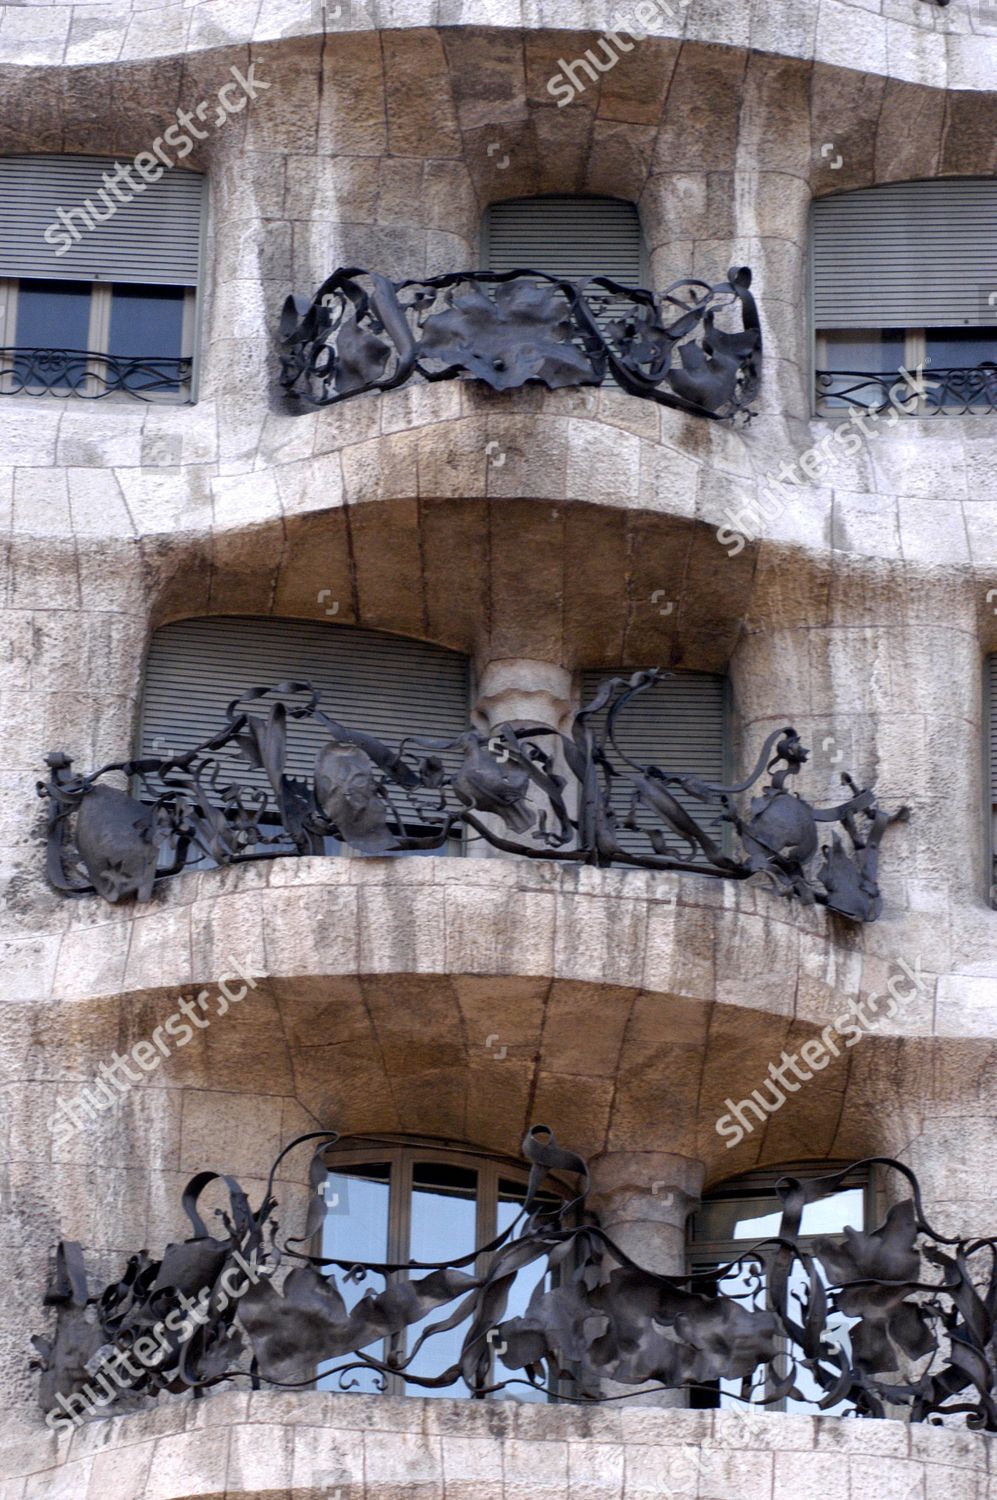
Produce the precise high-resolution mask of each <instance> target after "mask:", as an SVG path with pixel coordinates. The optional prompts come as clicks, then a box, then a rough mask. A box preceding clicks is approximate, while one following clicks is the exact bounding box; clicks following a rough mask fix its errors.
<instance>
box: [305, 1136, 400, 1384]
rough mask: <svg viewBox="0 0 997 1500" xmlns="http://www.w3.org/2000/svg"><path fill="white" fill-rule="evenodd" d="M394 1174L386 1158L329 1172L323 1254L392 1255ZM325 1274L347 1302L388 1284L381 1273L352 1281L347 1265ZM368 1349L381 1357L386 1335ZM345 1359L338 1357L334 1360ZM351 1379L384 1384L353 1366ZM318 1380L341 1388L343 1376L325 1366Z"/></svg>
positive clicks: (364, 1259) (357, 1260) (366, 1259)
mask: <svg viewBox="0 0 997 1500" xmlns="http://www.w3.org/2000/svg"><path fill="white" fill-rule="evenodd" d="M390 1180H391V1169H390V1167H389V1166H388V1164H387V1163H386V1162H378V1163H376V1164H374V1165H371V1166H368V1165H366V1164H364V1165H363V1166H355V1167H353V1166H343V1167H340V1168H338V1170H336V1171H335V1172H330V1173H329V1175H328V1177H327V1179H326V1189H325V1199H326V1204H327V1212H326V1216H325V1222H324V1223H323V1225H322V1251H321V1253H322V1255H334V1256H335V1257H336V1258H337V1259H338V1260H348V1261H351V1262H352V1263H354V1264H357V1265H367V1264H369V1263H370V1262H371V1261H373V1262H379V1261H386V1260H387V1258H388V1200H389V1190H390ZM326 1275H329V1276H334V1277H335V1279H336V1285H337V1286H338V1287H339V1290H340V1293H341V1294H342V1296H343V1299H344V1301H345V1302H346V1305H347V1307H353V1306H354V1305H355V1303H357V1302H359V1301H360V1299H361V1297H363V1296H365V1295H366V1293H367V1292H368V1291H374V1292H375V1293H377V1292H381V1291H383V1290H384V1284H385V1283H384V1278H383V1277H382V1276H378V1275H376V1274H371V1275H369V1276H367V1277H366V1278H365V1279H364V1280H363V1281H362V1282H347V1281H344V1273H343V1272H342V1271H340V1270H338V1268H337V1267H335V1266H329V1267H327V1268H326ZM367 1353H369V1354H371V1355H373V1356H374V1357H375V1358H377V1359H380V1358H382V1357H383V1354H384V1349H383V1343H382V1341H381V1340H380V1339H379V1340H378V1341H377V1342H376V1343H375V1344H372V1345H370V1347H369V1348H368V1350H367ZM341 1362H342V1361H340V1360H336V1361H335V1362H334V1363H336V1364H340V1363H341ZM326 1368H328V1367H326ZM348 1379H350V1380H351V1381H352V1380H355V1381H356V1382H357V1384H356V1385H355V1386H353V1387H352V1389H354V1390H357V1391H363V1392H375V1393H376V1392H377V1390H378V1389H379V1387H378V1383H377V1377H376V1375H375V1372H373V1371H371V1372H370V1373H369V1374H368V1373H367V1372H366V1371H364V1370H353V1371H351V1372H350V1375H349V1377H348ZM318 1386H319V1388H320V1389H321V1390H338V1389H340V1387H339V1383H338V1378H337V1377H335V1376H329V1375H323V1374H322V1373H321V1370H320V1373H319V1379H318Z"/></svg>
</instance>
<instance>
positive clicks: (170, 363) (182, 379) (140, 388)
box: [0, 348, 193, 401]
mask: <svg viewBox="0 0 997 1500" xmlns="http://www.w3.org/2000/svg"><path fill="white" fill-rule="evenodd" d="M192 368H193V360H191V359H166V358H160V357H159V356H158V355H148V356H142V357H141V358H133V357H131V356H127V357H126V356H123V355H121V356H116V355H111V354H95V353H93V352H92V351H90V350H86V349H21V348H11V349H5V348H0V395H31V396H82V397H83V398H84V399H85V400H89V401H93V400H96V399H98V398H99V397H101V396H111V395H118V394H124V395H128V396H135V397H137V399H138V400H140V401H148V400H151V399H153V398H155V397H165V396H177V397H179V396H182V394H183V392H184V391H185V389H187V388H189V386H190V377H191V369H192Z"/></svg>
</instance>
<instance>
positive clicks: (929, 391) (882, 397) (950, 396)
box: [817, 364, 997, 417]
mask: <svg viewBox="0 0 997 1500" xmlns="http://www.w3.org/2000/svg"><path fill="white" fill-rule="evenodd" d="M923 387H924V393H923V395H921V394H920V393H914V392H912V391H911V390H910V388H909V387H906V386H905V385H904V382H903V381H902V379H901V377H900V376H899V374H898V373H897V372H896V371H892V372H882V373H878V374H875V373H872V372H870V371H868V370H818V371H817V400H818V403H819V404H820V406H821V407H822V408H823V409H824V410H827V411H833V410H834V409H835V408H838V407H840V408H842V409H845V408H851V409H853V410H857V411H864V412H881V411H886V410H887V409H888V408H889V407H890V406H893V407H895V408H896V409H897V410H901V411H903V410H907V411H909V412H910V413H911V415H921V416H934V417H937V416H942V415H945V416H959V417H966V416H988V415H991V414H992V413H993V412H995V411H997V364H985V365H975V366H973V367H972V368H966V369H956V368H937V369H936V367H935V366H934V365H932V367H931V374H930V377H926V378H925V380H924V381H923Z"/></svg>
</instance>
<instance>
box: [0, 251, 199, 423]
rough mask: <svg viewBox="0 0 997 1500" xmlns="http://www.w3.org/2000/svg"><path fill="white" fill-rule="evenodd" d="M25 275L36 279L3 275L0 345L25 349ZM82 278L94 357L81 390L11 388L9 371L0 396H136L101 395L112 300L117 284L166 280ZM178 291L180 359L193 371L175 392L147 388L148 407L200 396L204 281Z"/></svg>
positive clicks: (123, 395)
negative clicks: (20, 331) (21, 313)
mask: <svg viewBox="0 0 997 1500" xmlns="http://www.w3.org/2000/svg"><path fill="white" fill-rule="evenodd" d="M22 279H27V280H31V279H32V278H30V277H28V278H18V277H0V348H11V349H18V348H20V347H22V346H21V345H19V344H18V343H17V341H16V340H17V304H18V292H19V289H20V281H21V280H22ZM39 279H40V280H42V281H45V280H49V279H51V280H52V285H53V286H59V285H61V284H62V283H60V282H59V281H58V280H57V279H55V278H48V277H41V278H39ZM81 282H82V283H83V284H85V285H88V286H89V287H90V324H89V328H88V330H87V349H86V352H87V354H88V355H90V356H91V358H90V359H89V360H88V362H87V372H88V373H87V377H86V379H85V380H84V382H83V386H82V389H81V390H80V391H78V392H74V391H68V390H67V391H65V392H64V393H63V392H60V391H59V390H58V389H55V390H51V391H49V390H46V391H39V392H33V391H24V390H15V389H14V387H13V377H12V376H10V375H6V376H5V375H3V374H0V395H7V396H9V395H16V396H27V397H34V398H35V399H38V398H39V397H40V396H42V395H45V396H48V395H53V396H59V395H62V396H63V398H65V397H66V396H70V395H79V396H81V397H84V398H89V399H93V398H97V397H100V399H102V400H105V401H109V402H113V403H114V404H115V405H118V404H120V403H121V402H131V401H134V400H135V399H136V395H135V393H131V392H128V391H124V390H122V391H110V392H106V393H104V394H102V385H101V380H100V374H101V370H102V368H103V367H104V365H105V360H106V357H107V345H108V343H109V341H110V336H111V304H112V301H113V294H114V287H115V286H116V285H118V286H134V287H159V286H160V285H166V283H159V282H145V281H143V282H113V281H110V280H109V281H102V280H99V279H96V278H91V279H88V278H86V277H82V278H81ZM180 290H182V291H183V294H184V298H183V316H182V322H181V330H180V358H181V359H189V360H190V362H191V370H190V375H189V377H188V379H187V380H186V382H182V383H180V388H179V390H178V391H177V392H176V393H172V392H169V391H149V392H145V393H142V394H141V395H140V396H139V398H138V399H141V400H142V401H143V402H145V403H146V404H147V405H157V406H190V405H193V403H194V401H195V399H196V398H195V383H196V371H197V349H196V345H197V339H196V329H197V322H198V299H199V294H200V285H198V286H196V287H190V286H188V287H183V288H180ZM8 332H9V334H10V339H11V342H9V343H8V337H7V336H8ZM23 347H24V348H26V349H30V348H32V347H34V346H33V345H30V344H26V345H24V346H23Z"/></svg>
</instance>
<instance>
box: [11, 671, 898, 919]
mask: <svg viewBox="0 0 997 1500" xmlns="http://www.w3.org/2000/svg"><path fill="white" fill-rule="evenodd" d="M661 675H662V674H661V673H660V672H658V671H656V670H651V671H645V672H636V673H634V675H633V676H632V677H630V678H621V677H611V678H607V679H606V680H605V681H604V682H602V683H601V684H600V687H599V690H598V692H597V693H596V695H595V697H594V698H593V699H592V700H591V702H589V703H587V704H585V705H584V706H583V707H582V708H581V709H580V710H579V711H578V713H577V715H576V717H575V723H574V726H573V729H572V733H571V735H570V736H568V735H563V734H560V733H559V732H558V731H556V730H554V729H551V728H549V727H548V726H547V725H544V724H527V725H522V724H520V725H512V724H500V725H498V726H497V728H496V729H495V731H494V733H493V734H491V735H482V734H479V733H478V732H477V731H475V730H473V729H468V730H467V731H466V732H465V733H464V734H462V735H460V736H459V737H458V738H456V739H439V740H438V739H427V738H422V737H419V736H410V737H407V738H405V739H403V740H402V741H401V743H400V744H399V745H398V747H397V748H395V747H393V746H391V745H387V744H385V743H384V742H383V741H381V740H379V739H376V738H375V737H374V736H373V735H371V734H367V733H366V732H365V731H363V730H360V729H351V728H348V727H347V726H346V725H344V724H341V723H339V722H338V721H337V720H335V719H332V718H330V717H329V716H328V714H326V713H324V712H323V711H322V710H321V709H320V708H319V706H318V705H319V697H320V695H319V693H318V691H317V690H316V689H314V688H313V687H312V686H311V685H310V684H309V683H303V682H281V683H278V684H277V685H276V686H275V687H273V688H270V687H261V688H255V689H253V690H252V691H251V692H248V693H246V694H244V695H243V696H242V697H241V698H235V699H233V701H232V702H231V703H230V704H229V706H228V709H227V723H226V724H225V726H224V727H223V728H222V729H221V730H220V731H219V732H218V734H216V735H215V736H214V737H213V738H212V739H209V740H205V741H204V742H203V743H202V744H200V745H197V746H195V747H194V748H193V749H191V750H187V751H185V752H183V753H182V754H178V755H168V756H146V757H142V758H140V759H137V760H127V761H113V762H111V763H110V764H108V765H105V766H101V767H100V769H99V770H97V771H94V772H93V773H92V774H91V775H89V776H80V775H77V774H75V773H74V772H73V770H72V760H71V759H70V757H69V756H68V755H66V754H65V753H64V752H62V751H53V752H52V753H51V754H50V755H49V756H47V758H46V759H47V764H48V766H49V768H50V775H49V778H48V780H47V781H45V782H39V783H38V793H39V795H40V796H42V797H44V798H46V799H47V800H48V805H49V832H48V859H47V871H48V877H49V880H50V881H51V883H52V884H53V885H54V886H55V887H56V888H57V889H58V890H60V891H66V892H78V893H83V892H93V891H96V892H97V893H98V894H99V895H101V896H103V897H104V898H105V900H107V901H111V902H116V901H119V900H122V899H124V898H126V897H131V896H135V897H137V898H138V899H139V900H140V901H147V900H148V899H149V897H150V896H151V894H152V889H153V885H154V883H155V881H156V880H157V879H161V878H164V877H166V876H168V875H172V874H176V873H177V872H178V871H180V870H182V869H183V868H184V866H185V865H186V864H187V863H188V862H189V861H196V860H199V859H202V858H204V857H205V856H206V857H207V858H209V859H211V860H212V861H214V862H215V863H216V864H220V865H231V864H240V863H243V862H245V861H247V860H255V859H273V858H276V857H279V856H282V855H285V856H286V855H292V854H321V853H323V852H324V850H325V848H326V840H328V839H330V838H332V839H336V840H339V841H341V842H343V843H345V844H349V845H350V846H351V847H352V848H354V849H357V850H359V851H360V852H361V853H363V854H389V853H405V852H415V851H427V850H433V849H442V848H444V847H445V846H446V844H447V842H448V840H450V839H451V838H453V837H454V836H455V834H457V833H459V832H460V831H461V830H462V829H463V830H464V831H465V832H468V833H470V834H472V835H477V836H478V837H480V838H483V839H485V840H486V842H487V843H489V844H492V845H493V846H494V847H496V848H498V849H502V850H505V851H506V852H508V853H511V854H519V855H525V856H527V857H529V858H532V859H550V860H568V861H572V862H576V863H578V862H581V863H586V864H596V865H610V864H622V865H635V866H639V867H641V868H644V869H652V870H684V871H690V872H692V873H694V874H699V875H712V876H716V877H718V878H722V879H731V880H746V879H748V878H749V877H750V876H752V875H755V874H762V875H764V876H766V878H767V879H768V880H770V881H771V883H772V885H773V886H774V887H775V890H776V891H777V893H778V894H779V895H782V896H787V897H794V898H796V899H797V900H799V901H802V902H803V903H804V904H806V905H813V904H814V902H818V903H820V904H821V905H825V906H827V907H828V908H829V909H830V910H831V911H834V912H837V913H838V914H839V915H841V916H843V917H847V918H850V919H851V920H853V921H858V922H865V921H874V920H875V918H876V917H877V916H878V915H879V912H880V909H881V905H882V901H881V897H880V893H879V886H878V883H877V863H878V851H879V845H880V842H881V840H882V837H883V834H884V833H885V832H886V829H887V828H888V827H889V826H890V824H891V823H893V822H895V821H897V819H903V818H906V817H907V816H908V811H909V810H908V809H907V808H906V807H902V808H900V809H899V810H898V811H897V812H895V813H887V812H884V811H883V809H882V808H880V807H878V806H877V803H876V798H875V794H874V793H873V792H872V791H871V790H869V789H860V788H859V787H857V786H856V784H855V782H854V781H852V779H851V777H850V776H848V775H843V776H842V778H841V780H842V782H843V783H844V785H845V786H846V787H847V789H848V793H849V795H848V796H847V797H846V799H845V800H844V801H843V802H840V803H837V804H836V805H834V806H832V807H823V808H815V807H812V806H811V805H810V804H809V803H808V802H806V801H804V800H803V798H802V797H800V796H798V795H797V794H796V793H794V792H792V791H790V790H788V789H787V785H786V783H787V780H788V778H789V777H792V776H796V775H798V774H799V771H800V769H801V767H802V766H803V765H804V764H805V763H806V761H807V758H808V751H807V750H806V749H804V747H803V745H802V744H801V742H800V739H799V736H798V735H797V733H796V731H795V730H794V729H793V728H792V727H787V728H784V729H778V730H774V731H773V732H772V734H770V735H769V737H768V739H767V740H766V741H765V743H764V745H763V746H762V749H761V752H760V754H759V756H758V760H757V762H756V764H755V766H754V769H753V770H752V772H751V774H750V775H749V776H748V777H747V778H746V779H745V780H744V781H741V782H739V783H736V784H733V785H730V786H718V785H714V784H712V783H710V782H706V781H703V780H701V779H700V778H698V777H696V776H693V775H685V774H682V773H676V772H666V771H662V770H661V769H660V768H659V767H657V766H654V765H644V764H640V763H638V762H637V761H634V760H632V759H631V758H630V757H629V756H628V755H626V754H625V753H624V751H623V750H622V749H621V748H620V745H619V743H618V741H617V737H616V729H617V724H618V721H619V718H620V714H621V713H622V712H623V711H624V710H625V708H626V706H627V704H628V703H630V702H631V701H632V700H633V699H634V698H635V697H636V696H637V695H638V694H640V693H643V692H646V691H647V690H648V689H649V688H651V687H653V685H654V683H655V682H656V681H657V680H658V678H659V677H660V676H661ZM268 695H269V696H270V698H271V701H270V703H269V704H268V705H265V706H266V709H267V712H266V716H265V717H264V716H262V715H259V714H255V713H253V712H251V711H250V707H249V706H250V705H252V704H255V703H261V702H262V700H263V699H265V698H267V697H268ZM301 719H310V720H312V721H313V722H316V723H318V724H320V725H322V727H323V729H324V730H325V731H326V732H327V734H328V739H327V740H326V742H325V743H324V744H323V745H322V747H321V748H320V750H319V751H318V754H317V756H316V759H315V768H314V773H313V775H312V777H311V778H310V779H309V778H295V777H292V776H289V775H287V773H286V770H285V767H286V761H287V733H288V725H289V723H293V722H295V721H297V720H301ZM226 751H229V752H234V753H235V754H236V755H237V756H239V757H241V758H242V759H243V760H244V761H248V763H249V766H250V767H251V768H253V770H254V771H257V772H262V773H263V774H262V776H261V777H259V778H258V780H257V783H256V784H255V785H250V786H247V785H245V784H240V783H239V781H237V780H229V779H228V777H229V776H230V775H231V774H233V773H234V770H236V769H238V768H237V767H236V768H233V767H232V766H231V764H227V763H226V760H225V756H224V752H226ZM446 752H453V753H456V754H458V755H459V756H460V763H459V765H458V768H457V769H456V770H455V771H447V770H446V768H445V764H444V761H443V760H442V759H441V755H442V754H445V753H446ZM558 754H560V757H561V758H562V759H563V763H564V764H565V765H566V767H567V769H568V771H569V773H570V775H571V777H572V779H573V781H574V783H575V788H574V790H575V793H576V797H577V816H572V815H570V814H569V811H568V804H567V801H566V798H565V785H566V782H565V778H564V777H563V776H561V775H559V774H558V773H557V772H556V770H555V764H556V758H557V756H558ZM766 771H768V772H770V773H771V776H770V780H769V781H768V782H767V784H766V785H764V786H762V787H761V788H760V789H759V791H758V793H757V795H755V796H753V797H752V798H751V800H750V804H749V808H748V811H747V813H746V814H742V813H741V812H740V811H739V810H738V807H737V805H736V803H735V802H734V800H733V799H734V798H735V797H736V796H738V795H740V794H741V793H745V792H748V791H750V790H751V789H752V788H754V787H755V786H756V784H757V783H758V782H759V781H760V779H761V777H762V776H763V775H764V774H765V772H766ZM115 772H118V773H120V774H121V775H122V776H124V777H126V778H130V779H133V780H134V782H136V783H137V784H138V787H139V788H140V789H141V796H140V797H135V796H132V795H131V794H130V793H129V792H127V791H124V790H122V789H121V788H120V787H117V786H114V785H108V784H106V783H105V782H104V780H103V778H104V777H107V776H110V775H112V774H113V773H115ZM621 782H622V784H623V787H624V788H625V790H626V791H627V792H628V793H629V799H630V801H629V812H628V814H627V817H626V818H625V820H624V826H625V827H626V828H628V829H639V831H642V832H644V833H645V834H646V839H647V843H648V846H649V847H648V849H647V851H646V852H645V853H636V854H635V853H632V852H630V851H629V850H628V849H625V848H624V847H623V844H622V843H621V840H620V837H619V832H618V826H617V815H616V812H615V811H614V809H613V806H612V794H613V789H614V786H615V785H617V784H619V783H621ZM268 787H269V790H268V789H267V788H268ZM673 789H674V790H673ZM679 789H680V790H681V791H682V792H684V793H685V794H686V797H687V799H690V798H691V799H693V800H695V801H697V802H702V803H703V804H704V805H705V806H706V807H707V808H712V809H713V810H714V815H716V814H717V813H719V821H720V822H721V823H730V824H732V825H733V827H734V828H735V829H736V831H737V833H738V835H739V836H740V840H741V844H742V849H743V852H742V853H741V854H740V855H739V856H737V857H735V856H734V855H731V854H728V853H725V851H724V849H723V847H722V840H721V839H720V837H719V836H718V834H717V832H716V828H715V823H716V816H714V819H713V823H712V825H711V822H710V821H709V820H706V819H703V820H700V821H697V820H696V819H695V818H693V816H692V815H691V813H690V812H689V811H688V810H687V807H685V806H683V804H682V802H680V801H679V800H678V798H677V796H676V795H675V792H676V790H679ZM638 813H640V814H641V815H642V817H643V819H644V820H645V822H646V821H647V820H651V821H653V824H654V826H652V827H650V828H646V827H645V826H644V824H643V823H642V824H640V825H638V822H637V815H638ZM489 820H491V821H489ZM71 822H72V825H73V826H72V830H71ZM496 824H498V825H500V826H501V827H502V828H503V829H504V832H499V830H498V827H496ZM819 824H837V825H839V826H840V829H841V830H842V831H843V832H844V833H845V834H846V835H847V838H848V845H847V846H846V845H845V844H844V843H843V841H842V838H841V834H840V833H839V832H838V831H837V829H835V831H834V832H833V833H832V837H831V843H830V845H825V846H823V848H822V849H821V850H820V851H818V843H819V836H818V825H819ZM510 834H516V835H520V836H522V835H525V834H529V841H527V840H525V839H524V838H523V837H517V838H512V837H510V836H509V835H510ZM164 853H165V856H166V858H167V863H166V864H165V865H164V864H163V862H162V857H163V855H164Z"/></svg>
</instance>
